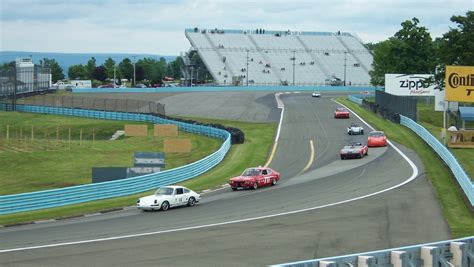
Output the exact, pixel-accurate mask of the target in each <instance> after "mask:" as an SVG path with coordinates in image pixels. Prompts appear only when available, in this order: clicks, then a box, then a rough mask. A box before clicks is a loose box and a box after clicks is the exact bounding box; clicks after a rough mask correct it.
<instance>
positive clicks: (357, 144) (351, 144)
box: [349, 142, 362, 146]
mask: <svg viewBox="0 0 474 267" xmlns="http://www.w3.org/2000/svg"><path fill="white" fill-rule="evenodd" d="M349 145H350V146H361V145H362V144H361V143H359V142H352V143H349Z"/></svg>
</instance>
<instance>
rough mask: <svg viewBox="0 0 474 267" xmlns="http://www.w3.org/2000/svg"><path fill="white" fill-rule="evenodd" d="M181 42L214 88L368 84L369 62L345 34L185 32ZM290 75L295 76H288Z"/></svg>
mask: <svg viewBox="0 0 474 267" xmlns="http://www.w3.org/2000/svg"><path fill="white" fill-rule="evenodd" d="M185 34H186V37H187V38H188V39H189V41H190V42H191V45H192V46H193V47H194V48H195V49H197V50H198V53H199V55H200V56H201V58H202V59H203V61H204V62H205V64H206V66H207V67H208V68H209V70H210V73H211V75H212V76H213V77H214V79H215V81H216V83H217V84H220V85H230V84H231V83H232V81H233V78H236V77H240V81H241V82H242V83H243V84H246V82H247V80H248V81H249V85H281V84H289V85H291V84H292V83H293V77H294V82H295V84H296V85H322V84H325V83H327V81H328V79H330V78H333V77H338V78H339V79H343V78H344V70H345V72H346V82H347V84H349V83H350V84H351V85H368V84H369V82H370V77H369V74H368V72H369V70H370V68H371V65H372V60H373V57H372V55H371V53H370V52H369V51H368V49H367V48H366V47H365V46H364V45H363V44H362V42H361V41H360V40H359V39H358V37H357V36H355V35H351V34H348V33H339V32H338V33H328V32H289V31H281V32H279V31H267V32H266V33H260V32H259V33H256V31H255V30H217V29H214V30H207V29H205V30H196V29H194V30H186V31H185ZM293 72H294V75H293Z"/></svg>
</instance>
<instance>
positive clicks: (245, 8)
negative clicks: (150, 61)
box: [0, 0, 473, 55]
mask: <svg viewBox="0 0 474 267" xmlns="http://www.w3.org/2000/svg"><path fill="white" fill-rule="evenodd" d="M0 5H1V6H0V30H1V32H0V34H1V36H0V37H1V43H0V49H1V50H26V51H50V52H53V51H54V52H127V53H150V54H164V55H177V54H179V52H180V51H183V50H187V49H188V48H189V43H188V41H187V40H186V38H185V37H184V29H185V28H193V27H195V26H197V27H200V28H216V27H217V28H224V29H225V28H233V29H234V28H235V29H255V28H265V29H273V30H287V29H291V30H300V31H337V30H341V31H346V32H352V33H357V34H358V35H359V36H360V37H361V38H362V39H363V40H364V41H366V42H376V41H381V40H384V39H386V38H388V37H390V36H392V35H393V34H394V33H395V32H396V31H397V30H399V29H400V23H401V22H402V21H404V20H407V19H411V18H413V17H417V18H419V19H420V23H421V25H423V26H425V27H427V28H428V30H429V31H430V32H431V33H432V36H433V37H439V36H441V35H442V34H443V33H444V32H446V31H448V30H449V26H453V25H452V24H451V22H450V21H449V18H450V17H451V16H452V15H465V13H466V11H468V10H472V9H473V2H472V0H447V1H441V0H435V1H428V0H422V1H408V0H403V1H395V0H391V1H382V0H380V1H376V0H355V1H354V0H353V1H347V0H333V1H329V0H328V1H324V2H317V1H304V0H295V1H287V0H274V1H263V0H253V1H252V0H242V1H231V0H220V1H219V0H195V1H185V0H174V1H173V0H162V1H153V0H140V1H137V0H114V1H112V0H108V1H93V0H81V1H79V0H76V1H74V0H62V1H59V0H38V1H33V0H2V1H1V2H0ZM25 7H27V8H25Z"/></svg>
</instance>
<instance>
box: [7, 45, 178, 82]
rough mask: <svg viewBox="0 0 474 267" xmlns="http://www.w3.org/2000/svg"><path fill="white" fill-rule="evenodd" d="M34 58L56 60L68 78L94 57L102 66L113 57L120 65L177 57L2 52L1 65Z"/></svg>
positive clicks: (167, 59)
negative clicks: (125, 61) (73, 68)
mask: <svg viewBox="0 0 474 267" xmlns="http://www.w3.org/2000/svg"><path fill="white" fill-rule="evenodd" d="M30 56H31V57H32V59H33V63H35V64H39V61H40V60H41V59H43V58H49V59H55V60H56V61H57V62H58V63H59V65H60V66H61V68H63V70H64V75H66V76H67V70H68V69H69V66H71V65H77V64H86V63H87V61H88V60H89V59H91V57H94V58H95V60H96V64H97V65H101V64H102V63H104V61H105V60H106V59H107V58H109V57H111V58H112V59H113V60H115V62H117V64H118V63H120V61H122V60H123V59H124V58H127V57H128V58H130V60H134V58H133V57H134V56H136V57H135V60H139V59H141V58H146V57H151V58H155V59H160V57H164V58H165V59H166V62H170V61H173V60H174V59H175V58H176V56H161V55H151V54H113V53H111V54H102V53H100V54H99V53H47V52H25V51H0V64H3V63H7V62H11V61H15V59H16V58H18V57H30Z"/></svg>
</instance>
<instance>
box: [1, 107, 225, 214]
mask: <svg viewBox="0 0 474 267" xmlns="http://www.w3.org/2000/svg"><path fill="white" fill-rule="evenodd" d="M3 105H6V104H3ZM17 110H18V111H23V112H33V113H45V114H59V115H67V116H78V117H87V118H96V119H109V120H125V121H127V120H128V121H143V122H150V123H155V124H175V125H177V126H178V129H180V130H182V131H186V132H190V133H195V134H200V135H205V136H210V137H215V138H219V139H223V140H224V142H223V144H222V145H221V147H220V148H219V149H218V150H217V151H216V152H214V153H212V154H211V155H209V156H207V157H205V158H203V159H201V160H198V161H196V162H193V163H191V164H188V165H185V166H182V167H179V168H175V169H171V170H166V171H163V172H158V173H153V174H148V175H143V176H138V177H134V178H128V179H123V180H116V181H110V182H103V183H97V184H86V185H79V186H72V187H66V188H61V189H52V190H45V191H38V192H32V193H23V194H15V195H6V196H0V214H10V213H16V212H22V211H32V210H39V209H45V208H52V207H59V206H65V205H71V204H77V203H84V202H89V201H94V200H100V199H106V198H112V197H119V196H125V195H132V194H136V193H139V192H144V191H147V190H151V189H154V188H157V187H159V186H164V185H169V184H175V183H178V182H182V181H185V180H188V179H191V178H194V177H196V176H198V175H200V174H202V173H204V172H206V171H208V170H210V169H211V168H213V167H214V166H216V165H217V164H219V163H220V162H221V161H222V159H223V158H224V157H225V155H226V154H227V152H228V151H229V149H230V146H231V135H230V133H229V132H228V131H226V130H223V129H217V128H214V127H209V126H206V125H199V124H190V123H185V122H180V121H173V120H169V119H164V118H161V117H159V116H155V115H145V114H137V113H124V112H110V111H96V110H84V109H72V108H62V107H45V106H33V105H18V106H17Z"/></svg>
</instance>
